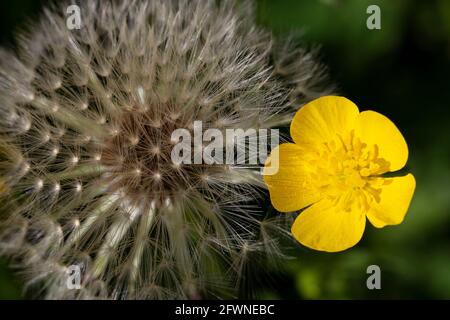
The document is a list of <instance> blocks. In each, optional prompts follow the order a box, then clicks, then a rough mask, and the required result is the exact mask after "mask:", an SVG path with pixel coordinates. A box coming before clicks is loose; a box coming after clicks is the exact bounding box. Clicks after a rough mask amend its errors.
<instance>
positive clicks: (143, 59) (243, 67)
mask: <svg viewBox="0 0 450 320" xmlns="http://www.w3.org/2000/svg"><path fill="white" fill-rule="evenodd" d="M68 3H69V2H67V3H63V4H58V5H54V6H53V7H51V8H49V9H46V10H45V11H44V14H43V15H42V18H41V19H40V20H39V21H38V22H37V23H36V24H35V26H34V27H33V28H32V31H29V32H28V33H23V34H22V35H21V37H20V41H18V42H19V46H18V49H17V51H16V52H10V51H7V50H4V49H0V177H1V180H0V186H1V190H6V191H5V192H2V193H1V194H0V201H2V203H5V206H4V207H5V210H3V209H2V212H1V213H2V220H1V221H0V240H1V241H0V255H7V256H9V257H12V258H18V259H16V260H17V261H20V262H21V263H20V264H19V265H18V266H17V267H18V268H19V269H20V271H21V274H23V275H24V277H25V279H26V283H27V286H26V289H29V290H30V291H32V292H33V293H34V294H36V296H38V297H40V298H48V299H60V298H68V299H92V298H101V299H132V298H141V299H164V298H194V297H205V298H207V297H217V296H219V297H229V296H233V295H234V294H235V288H236V279H238V278H239V279H242V278H245V274H244V269H245V268H244V267H243V263H246V262H247V261H248V256H249V254H248V253H249V252H251V253H252V254H253V253H254V252H257V251H259V252H261V253H264V255H266V256H267V257H272V256H274V255H278V254H279V251H280V250H279V248H278V246H277V242H276V241H274V240H273V239H272V238H271V233H270V232H265V231H264V232H262V228H261V226H262V224H261V221H262V220H264V221H265V218H264V214H262V213H261V212H260V210H259V209H258V207H257V206H256V205H255V198H256V197H258V195H260V194H261V188H263V187H264V184H263V182H262V179H261V177H260V176H259V174H258V172H259V171H257V170H252V169H248V168H247V169H246V168H240V167H238V166H233V165H231V166H230V165H225V164H224V165H211V166H203V165H201V166H197V165H187V164H180V163H178V164H177V163H174V162H173V161H172V159H171V151H172V149H173V146H174V144H176V143H178V141H173V140H172V132H173V131H174V130H175V129H179V128H185V129H187V130H189V131H191V132H192V130H193V123H194V121H202V124H203V129H204V130H206V129H208V128H215V127H219V128H220V129H227V128H242V129H247V128H255V126H258V125H261V126H264V127H276V126H280V125H284V124H286V123H288V122H289V121H290V118H291V116H292V114H293V113H294V112H295V111H296V108H297V107H298V106H300V105H302V104H304V103H305V102H307V101H309V100H311V99H313V98H315V97H316V96H320V95H324V94H328V93H329V90H330V88H329V87H324V86H322V83H323V82H324V79H325V73H324V72H323V68H322V67H321V66H320V64H317V63H316V62H315V60H314V56H313V55H312V54H311V53H310V52H309V51H307V50H305V49H303V48H300V49H298V48H295V49H293V50H291V49H288V48H292V46H280V45H276V44H275V43H276V42H275V41H274V39H273V38H272V37H271V35H270V34H269V33H268V32H266V31H264V30H262V29H260V28H259V27H257V26H256V25H255V22H254V4H253V3H252V2H251V1H220V2H218V1H209V0H192V1H185V0H168V1H166V0H148V1H145V0H130V1H99V0H93V1H75V3H76V4H78V5H79V7H80V9H81V17H82V21H83V27H82V28H81V29H79V30H77V29H75V30H68V29H67V27H66V10H65V9H66V8H67V5H65V4H68ZM280 48H281V49H280ZM255 129H258V127H256V128H255ZM30 190H34V191H35V192H30ZM37 191H39V192H37ZM13 195H18V196H13ZM9 208H14V210H8V209H9ZM3 211H5V212H3ZM3 217H4V218H3ZM280 219H284V218H282V217H281V218H280ZM277 221H278V220H267V222H266V223H265V224H264V230H266V229H269V230H278V229H280V230H284V229H283V228H281V227H280V228H277V227H275V226H277V224H278V222H277ZM286 225H289V224H286ZM270 226H273V227H272V228H271V227H270ZM262 237H263V238H262ZM267 259H271V258H267ZM211 261H213V264H212V265H214V266H216V267H215V269H214V268H213V269H214V270H210V268H209V267H208V266H211ZM72 265H80V266H83V267H82V289H81V290H69V289H68V288H67V285H66V283H67V279H68V276H69V274H68V273H67V268H69V266H72ZM233 273H234V274H235V275H234V276H233V275H232V274H233Z"/></svg>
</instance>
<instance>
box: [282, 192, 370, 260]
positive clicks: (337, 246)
mask: <svg viewBox="0 0 450 320" xmlns="http://www.w3.org/2000/svg"><path fill="white" fill-rule="evenodd" d="M365 225H366V217H365V215H364V214H363V213H362V212H360V211H358V210H349V211H344V210H343V209H342V206H336V205H335V204H333V203H332V202H331V201H330V200H328V199H324V200H321V201H320V202H318V203H316V204H313V205H312V206H311V207H309V208H307V209H306V210H305V211H303V212H302V213H300V215H299V216H298V217H297V219H296V220H295V222H294V224H293V225H292V229H291V231H292V234H293V235H294V237H295V238H296V239H297V241H298V242H300V243H301V244H303V245H304V246H307V247H309V248H311V249H314V250H320V251H327V252H337V251H342V250H345V249H348V248H350V247H353V246H354V245H355V244H357V243H358V242H359V240H361V237H362V235H363V233H364V228H365Z"/></svg>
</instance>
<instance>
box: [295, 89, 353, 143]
mask: <svg viewBox="0 0 450 320" xmlns="http://www.w3.org/2000/svg"><path fill="white" fill-rule="evenodd" d="M358 115H359V110H358V107H357V106H356V105H355V104H354V103H353V102H351V101H350V100H348V99H347V98H344V97H337V96H324V97H321V98H318V99H316V100H313V101H311V102H310V103H308V104H306V105H305V106H304V107H303V108H301V109H300V110H299V111H298V112H297V113H296V114H295V116H294V119H293V120H292V123H291V136H292V139H293V140H294V142H295V143H297V144H299V145H301V146H305V145H314V144H321V143H323V142H329V141H332V140H333V139H334V138H335V137H336V134H341V135H343V134H344V133H347V132H350V131H351V130H353V129H354V126H355V123H356V121H357V119H358Z"/></svg>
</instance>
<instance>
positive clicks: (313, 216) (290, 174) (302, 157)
mask: <svg viewBox="0 0 450 320" xmlns="http://www.w3.org/2000/svg"><path fill="white" fill-rule="evenodd" d="M291 136H292V139H293V140H294V143H285V144H281V145H280V146H278V147H277V148H278V152H279V160H278V161H279V170H278V172H277V173H276V174H274V175H265V176H264V181H265V183H266V184H267V186H268V188H269V192H270V198H271V201H272V204H273V206H274V207H275V208H276V209H277V210H278V211H281V212H292V211H296V210H300V209H303V208H306V209H305V210H303V212H301V213H300V214H299V216H298V217H297V219H296V220H295V222H294V224H293V225H292V234H293V235H294V237H295V238H296V239H297V240H298V241H299V242H300V243H301V244H303V245H305V246H307V247H309V248H312V249H315V250H321V251H328V252H337V251H342V250H345V249H348V248H350V247H352V246H354V245H355V244H357V243H358V242H359V240H360V239H361V237H362V235H363V233H364V228H365V224H366V217H367V218H368V219H369V221H370V222H371V223H372V225H374V226H375V227H377V228H382V227H384V226H386V225H395V224H399V223H401V222H402V221H403V218H404V217H405V215H406V212H407V211H408V207H409V204H410V202H411V199H412V196H413V193H414V189H415V186H416V182H415V179H414V176H413V175H412V174H407V175H405V176H402V177H383V174H384V173H387V172H393V171H397V170H400V169H401V168H403V166H404V165H405V164H406V161H407V159H408V146H407V145H406V142H405V139H404V138H403V136H402V134H401V133H400V131H399V130H398V129H397V127H396V126H395V125H394V124H393V123H392V122H391V121H390V120H389V119H388V118H386V117H385V116H383V115H381V114H379V113H377V112H374V111H364V112H361V113H360V112H359V110H358V107H357V106H356V105H355V104H354V103H353V102H351V101H350V100H348V99H346V98H344V97H336V96H326V97H321V98H319V99H316V100H314V101H312V102H310V103H308V104H307V105H305V106H304V107H303V108H301V109H300V110H299V111H298V112H297V114H296V115H295V116H294V119H293V120H292V124H291ZM274 154H276V150H274V151H272V154H271V156H270V157H269V158H268V160H267V162H266V168H268V167H269V166H270V165H273V163H271V162H273V161H274V160H273V159H272V156H273V155H274Z"/></svg>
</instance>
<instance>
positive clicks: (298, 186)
mask: <svg viewBox="0 0 450 320" xmlns="http://www.w3.org/2000/svg"><path fill="white" fill-rule="evenodd" d="M277 152H278V155H279V168H278V172H277V173H276V174H273V175H264V182H265V183H266V184H267V186H268V188H269V192H270V200H271V202H272V204H273V206H274V207H275V209H277V210H278V211H281V212H291V211H296V210H299V209H302V208H304V207H306V206H308V205H310V204H311V203H314V202H316V201H318V200H319V198H318V197H319V195H318V193H316V192H313V190H311V186H310V183H308V181H309V174H308V172H307V167H306V166H305V163H304V161H303V160H302V159H303V156H304V152H302V149H301V148H300V147H299V146H297V145H295V144H293V143H285V144H281V145H279V146H278V147H276V148H275V149H274V150H273V151H272V153H271V155H270V156H269V158H268V159H267V162H266V166H265V169H266V168H267V167H268V166H269V164H271V162H272V161H273V158H274V157H275V155H276V154H277ZM263 174H265V172H263Z"/></svg>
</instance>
